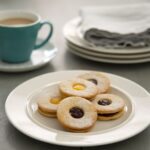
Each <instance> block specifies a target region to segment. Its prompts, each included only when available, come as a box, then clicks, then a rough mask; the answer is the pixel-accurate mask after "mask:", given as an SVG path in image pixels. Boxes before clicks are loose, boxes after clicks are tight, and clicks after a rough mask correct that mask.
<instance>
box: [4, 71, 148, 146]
mask: <svg viewBox="0 0 150 150" xmlns="http://www.w3.org/2000/svg"><path fill="white" fill-rule="evenodd" d="M89 71H92V70H68V71H67V70H66V71H57V72H52V73H46V74H43V75H39V76H36V77H34V78H31V79H29V80H27V81H25V82H23V83H22V84H20V85H19V86H17V87H16V88H15V89H14V90H12V92H11V93H10V94H9V95H8V97H7V99H6V102H5V112H6V115H7V117H8V119H9V121H10V122H11V124H12V125H13V126H14V127H15V128H16V129H18V130H19V131H20V132H22V133H24V134H25V135H27V136H29V137H31V138H34V139H36V140H39V141H43V142H46V143H50V144H57V145H63V146H71V147H73V146H74V147H81V146H83V147H84V146H85V147H89V146H98V145H106V144H111V143H116V142H119V141H123V140H125V139H128V138H130V137H132V136H135V135H137V134H138V133H140V132H141V131H143V130H144V129H145V128H147V127H148V126H149V124H150V119H149V120H148V123H147V124H146V125H145V124H144V125H145V126H144V127H143V128H141V129H140V130H138V132H136V133H134V134H133V133H132V134H130V135H128V136H126V138H119V140H117V141H113V142H112V141H111V142H106V143H103V144H99V143H94V144H93V143H88V144H87V143H86V144H87V145H85V144H83V143H80V144H78V145H77V144H74V143H71V144H68V143H65V142H64V143H59V142H57V141H55V142H53V141H51V142H50V141H49V142H48V141H45V140H42V139H40V138H38V137H34V136H33V135H32V134H29V133H26V132H25V131H23V130H22V129H20V128H18V126H17V125H16V124H15V123H14V121H13V120H12V118H11V117H10V116H9V115H10V113H9V111H8V109H7V107H8V101H9V100H10V98H11V96H12V95H13V94H14V93H15V92H16V91H17V90H18V89H19V88H20V87H23V86H25V85H26V84H28V83H30V82H33V81H34V80H37V79H40V78H41V79H42V78H45V77H47V76H49V75H50V74H53V75H54V74H55V73H56V74H57V73H66V72H70V73H72V72H82V73H83V72H84V73H85V72H89ZM104 73H106V74H109V75H112V76H116V77H117V78H120V79H122V80H126V81H128V82H130V83H132V84H134V85H136V86H137V87H138V88H140V89H142V90H143V91H144V92H145V93H146V94H147V95H148V96H149V97H150V94H149V92H148V91H146V89H144V88H143V87H142V86H140V85H139V84H137V83H136V82H134V81H131V80H129V79H127V78H124V77H121V76H118V75H115V74H112V73H108V72H104ZM30 121H31V120H30Z"/></svg>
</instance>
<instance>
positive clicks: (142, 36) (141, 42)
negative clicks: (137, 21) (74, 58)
mask: <svg viewBox="0 0 150 150" xmlns="http://www.w3.org/2000/svg"><path fill="white" fill-rule="evenodd" d="M84 39H85V40H87V41H88V42H90V43H92V44H93V45H95V46H103V47H106V48H141V47H148V46H150V29H147V30H146V31H144V32H141V33H136V34H135V33H129V34H119V33H111V32H108V31H103V30H98V29H95V28H92V29H89V30H87V31H86V32H85V34H84Z"/></svg>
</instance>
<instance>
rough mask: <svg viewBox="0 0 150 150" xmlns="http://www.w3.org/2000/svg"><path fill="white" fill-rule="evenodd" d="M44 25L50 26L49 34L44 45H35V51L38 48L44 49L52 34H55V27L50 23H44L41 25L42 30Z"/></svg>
mask: <svg viewBox="0 0 150 150" xmlns="http://www.w3.org/2000/svg"><path fill="white" fill-rule="evenodd" d="M43 25H48V26H49V27H50V31H49V34H48V36H47V37H46V39H45V40H44V41H43V42H42V43H40V44H38V45H35V46H34V49H38V48H40V47H42V46H43V45H44V44H46V43H47V42H48V40H49V39H50V38H51V36H52V34H53V25H52V24H51V23H50V22H48V21H44V22H42V23H41V25H40V28H42V26H43Z"/></svg>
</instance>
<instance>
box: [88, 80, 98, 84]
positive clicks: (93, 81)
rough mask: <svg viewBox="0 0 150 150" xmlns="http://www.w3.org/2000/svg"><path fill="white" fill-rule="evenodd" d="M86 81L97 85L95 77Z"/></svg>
mask: <svg viewBox="0 0 150 150" xmlns="http://www.w3.org/2000/svg"><path fill="white" fill-rule="evenodd" d="M88 81H90V82H92V83H94V84H95V85H97V84H98V82H97V80H96V79H88Z"/></svg>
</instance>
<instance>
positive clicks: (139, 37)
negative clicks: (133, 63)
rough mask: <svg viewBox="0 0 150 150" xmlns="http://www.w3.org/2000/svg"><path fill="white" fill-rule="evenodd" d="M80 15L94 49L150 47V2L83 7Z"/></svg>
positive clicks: (87, 37)
mask: <svg viewBox="0 0 150 150" xmlns="http://www.w3.org/2000/svg"><path fill="white" fill-rule="evenodd" d="M80 15H81V27H80V28H81V30H82V32H83V37H84V39H85V40H87V41H88V42H90V43H92V44H94V45H95V46H104V47H107V48H126V47H130V48H137V47H147V46H150V3H144V4H132V5H120V6H119V5H118V6H105V7H104V6H103V7H102V6H101V7H97V6H93V7H84V8H82V9H81V10H80Z"/></svg>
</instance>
